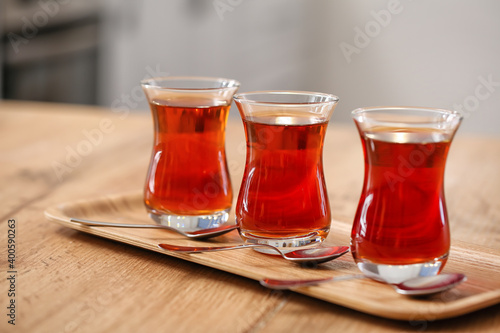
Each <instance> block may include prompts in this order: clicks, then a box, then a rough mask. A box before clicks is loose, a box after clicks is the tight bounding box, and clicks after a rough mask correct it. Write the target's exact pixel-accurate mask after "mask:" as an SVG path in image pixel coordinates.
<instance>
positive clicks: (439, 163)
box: [351, 107, 461, 283]
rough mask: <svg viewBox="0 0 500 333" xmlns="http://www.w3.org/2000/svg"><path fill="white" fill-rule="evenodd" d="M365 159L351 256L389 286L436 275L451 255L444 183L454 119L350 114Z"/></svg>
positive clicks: (394, 111)
mask: <svg viewBox="0 0 500 333" xmlns="http://www.w3.org/2000/svg"><path fill="white" fill-rule="evenodd" d="M352 116H353V118H354V122H355V123H356V126H357V128H358V130H359V134H360V136H361V141H362V144H363V151H364V158H365V176H364V184H363V190H362V194H361V198H360V201H359V205H358V209H357V212H356V216H355V219H354V224H353V228H352V234H351V252H352V255H353V257H354V260H355V261H356V263H357V265H358V267H359V269H360V270H361V271H362V272H363V273H365V274H366V275H368V276H370V277H372V278H375V279H378V280H383V281H386V282H389V283H400V282H402V281H405V280H408V279H411V278H414V277H418V276H428V275H436V274H438V273H439V272H440V271H441V270H442V268H443V267H444V265H445V263H446V260H447V258H448V251H449V248H450V233H449V228H448V215H447V212H446V203H445V199H444V188H443V177H444V169H445V163H446V156H447V154H448V149H449V147H450V143H451V140H452V139H453V136H454V134H455V132H456V130H457V128H458V126H459V124H460V122H461V117H460V115H459V114H458V113H456V112H452V111H447V110H440V109H430V108H413V107H377V108H361V109H357V110H354V111H353V112H352Z"/></svg>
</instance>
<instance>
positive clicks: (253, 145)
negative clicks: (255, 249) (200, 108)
mask: <svg viewBox="0 0 500 333" xmlns="http://www.w3.org/2000/svg"><path fill="white" fill-rule="evenodd" d="M234 100H235V102H236V105H237V106H238V109H239V111H240V115H241V118H242V119H243V124H244V127H245V135H246V142H247V155H246V164H245V171H244V175H243V181H242V184H241V187H240V192H239V195H238V202H237V205H236V221H237V223H238V225H239V227H240V229H239V231H240V235H241V237H242V238H243V240H244V241H245V242H247V243H258V244H270V245H273V246H276V247H279V248H286V247H290V248H292V249H297V247H303V246H308V245H312V244H317V243H319V242H321V241H323V240H324V239H325V237H326V236H327V234H328V232H329V230H330V222H331V216H330V204H329V202H328V195H327V190H326V186H325V180H324V176H323V162H322V154H323V141H324V137H325V133H326V128H327V125H328V121H329V119H330V116H331V115H332V113H333V110H334V108H335V106H336V105H337V102H338V98H337V97H336V96H333V95H328V94H321V93H310V92H287V91H267V92H253V93H243V94H237V95H235V97H234ZM259 251H262V252H266V250H265V249H263V250H260V249H259Z"/></svg>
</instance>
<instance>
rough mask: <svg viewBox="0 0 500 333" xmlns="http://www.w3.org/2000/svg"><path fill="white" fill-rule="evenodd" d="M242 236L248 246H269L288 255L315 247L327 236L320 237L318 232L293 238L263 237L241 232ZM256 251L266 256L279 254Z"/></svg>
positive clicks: (262, 249)
mask: <svg viewBox="0 0 500 333" xmlns="http://www.w3.org/2000/svg"><path fill="white" fill-rule="evenodd" d="M240 236H241V238H243V241H244V242H245V243H247V244H267V245H272V246H274V247H277V248H278V249H280V251H281V252H284V253H287V252H292V251H296V250H299V249H303V248H304V249H305V248H309V247H315V246H318V245H319V244H321V243H322V242H323V241H324V240H325V236H322V235H320V234H319V233H318V232H311V233H309V234H304V235H298V236H293V237H282V238H279V237H273V238H269V237H262V236H257V235H254V234H252V233H251V232H245V231H240ZM254 250H255V251H257V252H260V253H266V254H277V253H276V251H273V250H272V249H268V248H265V247H262V248H254Z"/></svg>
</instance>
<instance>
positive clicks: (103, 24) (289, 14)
mask: <svg viewBox="0 0 500 333" xmlns="http://www.w3.org/2000/svg"><path fill="white" fill-rule="evenodd" d="M4 3H10V4H15V6H17V7H19V8H22V7H23V6H24V7H28V6H31V8H32V11H31V12H29V13H28V14H23V12H19V11H13V10H12V9H10V10H6V9H5V7H1V11H2V12H1V13H0V14H1V15H0V19H1V20H2V21H1V22H0V23H1V24H0V26H1V27H3V45H2V46H3V49H4V51H5V52H4V54H3V55H2V54H0V61H1V62H3V65H4V66H2V68H4V69H5V68H7V70H3V73H4V74H5V73H8V74H9V75H10V77H9V81H7V82H17V83H18V82H19V80H17V79H19V71H18V72H16V71H14V72H12V68H10V67H8V66H7V67H5V63H6V62H7V63H10V64H14V65H15V64H19V63H22V61H23V59H27V58H30V57H32V56H39V55H43V54H53V53H54V52H53V50H55V48H56V46H60V47H61V49H69V50H70V51H71V50H78V49H79V46H78V45H80V44H82V45H83V46H84V44H85V43H84V41H83V40H82V39H81V38H79V37H78V36H76V35H74V37H73V38H72V39H70V40H71V43H69V42H65V41H60V42H55V43H45V42H44V38H43V37H44V36H46V35H47V34H50V33H51V32H52V31H53V30H54V28H50V29H49V27H54V26H56V27H57V26H59V27H60V28H61V29H62V30H64V29H65V28H64V25H63V23H64V22H66V23H68V24H70V23H71V21H72V20H73V21H74V19H72V18H71V16H68V15H67V13H74V15H77V16H78V15H79V16H82V14H83V13H85V12H86V11H85V10H84V9H83V8H90V9H91V11H89V10H88V12H89V13H93V14H92V15H97V17H98V19H97V21H96V22H98V32H99V33H98V41H97V53H96V55H95V58H96V59H97V60H96V61H97V63H96V65H95V68H96V70H95V73H93V71H91V70H76V69H75V68H76V67H75V66H74V65H66V67H67V68H73V71H72V74H71V75H70V73H69V71H68V72H67V73H63V72H61V73H58V74H57V75H55V74H54V73H55V72H54V70H51V67H47V66H45V67H42V69H43V70H44V71H43V74H44V75H45V76H40V75H38V76H37V77H36V78H30V77H29V75H30V74H29V72H28V74H24V76H23V78H24V80H23V82H26V81H27V82H28V83H29V82H31V83H33V82H35V79H36V80H37V81H36V82H37V85H33V84H32V86H29V85H27V84H26V83H22V82H21V83H19V87H18V89H17V90H18V91H21V92H23V93H24V94H23V95H21V96H26V98H30V97H31V98H32V99H37V100H57V98H56V97H51V96H58V95H64V96H67V97H68V99H60V100H59V101H66V102H75V103H97V104H100V105H103V106H108V107H112V108H113V109H117V108H125V109H131V110H147V105H146V103H145V98H144V95H143V94H142V91H141V89H140V86H139V81H140V80H142V79H143V78H145V77H148V76H153V75H156V76H159V75H197V76H220V77H228V78H234V79H237V80H239V81H240V82H241V83H242V86H241V89H240V91H251V90H266V89H290V90H312V91H321V92H327V93H333V94H336V95H338V96H339V97H340V104H339V106H338V108H337V110H336V111H335V114H334V116H333V119H332V121H334V122H336V121H345V122H351V120H350V111H352V110H353V109H355V108H357V107H362V106H376V105H414V106H429V107H441V108H454V109H458V110H460V111H461V112H462V113H463V114H464V118H465V119H464V123H463V126H462V129H461V132H467V131H468V132H475V133H483V134H496V135H500V60H499V56H498V55H499V54H500V20H499V17H500V2H499V1H498V0H477V1H470V0H439V1H433V0H419V1H411V0H399V1H398V0H385V1H381V0H357V1H330V0H313V1H311V0H294V1H290V0H169V1H161V0H147V1H146V0H140V1H139V0H138V1H123V0H102V1H95V0H93V1H85V0H4V1H2V4H4ZM48 3H51V4H52V7H51V8H56V7H57V9H58V10H57V11H54V10H53V11H52V12H50V11H47V10H46V9H44V8H48V7H47V4H48ZM41 4H44V6H42V5H41ZM55 5H57V6H56V7H54V6H55ZM10 7H12V6H10ZM44 12H45V14H44ZM65 13H66V14H65ZM23 15H24V18H23ZM43 15H45V16H47V20H46V21H47V23H46V24H45V25H44V26H43V27H40V30H39V31H38V32H37V34H35V36H34V37H30V38H29V43H27V44H26V45H25V44H18V46H19V48H20V49H21V51H19V52H18V53H15V52H12V51H13V47H12V45H11V44H12V43H10V42H9V39H8V38H7V37H6V36H7V34H8V33H9V32H12V31H15V32H16V33H18V34H21V35H22V32H23V31H22V29H23V24H24V25H25V24H26V23H25V22H26V20H28V21H29V22H31V23H36V22H37V20H38V22H39V23H40V17H42V18H43ZM42 23H44V22H42ZM1 27H0V30H1V29H2V28H1ZM62 32H68V31H62ZM45 33H46V34H45ZM70 44H71V45H73V44H74V45H75V47H74V48H69V47H65V46H69V45H70ZM87 44H88V42H87ZM92 47H93V46H92ZM80 49H81V47H80ZM31 50H40V51H31ZM51 50H52V52H51ZM2 59H4V60H5V59H6V60H5V61H4V60H2ZM53 59H55V60H53V61H52V64H54V66H55V65H57V66H58V67H64V66H63V62H62V61H61V60H57V59H59V58H53ZM75 59H80V58H75ZM85 59H88V58H85ZM42 60H43V59H42ZM44 61H45V60H44ZM90 61H91V60H90ZM43 63H44V62H43V61H42V64H43ZM45 63H46V62H45ZM30 68H31V67H30ZM37 68H38V67H37ZM79 68H80V69H81V68H87V67H84V66H83V65H82V63H80V67H79ZM38 72H40V70H38ZM1 73H2V71H0V74H1ZM12 73H14V74H12ZM16 73H18V74H16ZM92 75H96V78H95V79H94V78H93V77H92ZM48 76H51V77H52V76H56V78H57V81H55V82H58V83H57V84H55V83H49V82H47V81H44V80H46V79H44V78H46V77H48ZM3 77H4V79H5V77H6V76H5V75H4V76H3ZM12 79H14V81H12ZM2 82H4V87H3V88H4V91H8V90H9V89H10V88H11V84H8V85H7V87H5V82H6V81H5V80H2ZM17 83H16V84H17ZM66 83H67V84H66ZM1 85H2V83H0V87H1ZM35 86H36V87H41V88H43V89H47V92H44V91H42V92H39V91H37V90H36V89H35V88H36V87H35ZM79 86H81V87H79ZM68 87H74V88H75V87H79V88H75V89H76V90H75V89H74V90H73V91H71V94H70V92H68V93H66V92H65V93H64V94H61V93H60V94H55V93H54V90H56V89H59V90H61V89H67V88H68ZM6 88H9V89H6ZM92 88H93V90H92V91H95V98H94V97H92V96H93V95H91V97H89V98H87V99H82V98H81V96H79V95H78V91H80V92H81V94H80V95H82V94H83V92H84V91H87V90H88V89H92ZM30 89H31V90H30ZM49 90H50V91H49ZM73 94H75V95H73ZM79 97H80V98H79ZM22 98H24V97H22ZM231 116H232V117H238V114H237V112H236V109H235V110H233V111H232V112H231Z"/></svg>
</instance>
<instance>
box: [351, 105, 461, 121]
mask: <svg viewBox="0 0 500 333" xmlns="http://www.w3.org/2000/svg"><path fill="white" fill-rule="evenodd" d="M387 111H389V112H390V111H403V112H404V111H410V112H411V111H413V112H414V111H417V112H429V113H431V112H433V113H438V114H442V115H456V116H458V117H460V118H462V115H461V114H460V112H458V111H456V110H447V109H441V108H432V107H423V106H371V107H362V108H357V109H355V110H353V111H351V115H352V116H353V117H355V116H358V115H360V114H364V113H376V112H382V113H383V112H387Z"/></svg>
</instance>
